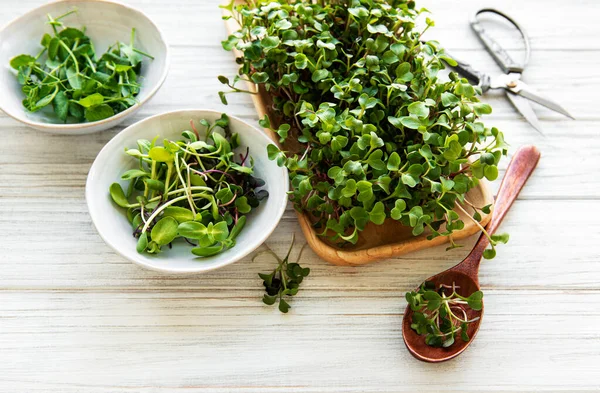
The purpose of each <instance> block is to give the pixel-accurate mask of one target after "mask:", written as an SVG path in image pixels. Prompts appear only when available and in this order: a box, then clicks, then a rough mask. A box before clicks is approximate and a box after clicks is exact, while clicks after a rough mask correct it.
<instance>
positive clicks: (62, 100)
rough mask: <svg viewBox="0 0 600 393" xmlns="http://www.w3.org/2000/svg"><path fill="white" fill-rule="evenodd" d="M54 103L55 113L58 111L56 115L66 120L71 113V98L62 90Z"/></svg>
mask: <svg viewBox="0 0 600 393" xmlns="http://www.w3.org/2000/svg"><path fill="white" fill-rule="evenodd" d="M52 105H53V106H54V113H56V116H58V118H59V119H61V120H62V121H66V120H67V116H68V115H69V99H68V98H67V95H66V94H65V92H64V91H62V90H61V91H59V92H58V93H56V97H54V101H53V102H52Z"/></svg>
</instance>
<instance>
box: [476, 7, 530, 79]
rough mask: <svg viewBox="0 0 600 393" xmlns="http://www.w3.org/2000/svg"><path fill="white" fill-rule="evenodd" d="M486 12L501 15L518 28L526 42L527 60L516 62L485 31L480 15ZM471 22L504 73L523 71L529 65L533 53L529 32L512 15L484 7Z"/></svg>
mask: <svg viewBox="0 0 600 393" xmlns="http://www.w3.org/2000/svg"><path fill="white" fill-rule="evenodd" d="M486 13H487V14H496V15H499V16H501V17H502V18H504V19H506V20H507V21H508V22H510V24H512V25H513V26H515V27H516V28H517V30H518V31H519V33H520V34H521V37H523V41H524V42H525V60H524V61H523V63H521V64H519V63H517V62H515V61H514V60H513V59H512V58H511V57H510V56H509V55H508V53H507V52H506V51H505V50H504V49H502V47H501V46H500V44H498V43H497V42H496V41H495V40H494V39H493V38H492V37H491V36H490V35H489V34H488V33H487V32H486V31H485V29H484V28H483V26H482V25H481V23H480V20H479V16H480V15H481V14H486ZM470 23H471V28H472V29H473V31H474V32H475V34H476V35H477V37H478V38H479V40H480V41H481V42H482V43H483V45H485V48H486V49H487V51H488V52H489V53H490V54H491V55H492V57H493V58H494V60H495V61H496V63H498V65H499V66H500V68H502V70H503V71H504V73H506V74H509V73H512V72H514V73H519V74H521V73H523V71H524V69H525V66H527V63H529V57H530V55H531V47H530V44H529V37H528V36H527V33H526V32H525V30H523V28H521V26H520V25H519V24H518V23H517V22H516V21H515V20H514V19H512V18H511V17H510V16H508V15H506V14H505V13H503V12H500V11H498V10H496V9H493V8H484V9H482V10H479V11H477V13H476V14H475V16H474V17H473V18H472V19H471V22H470Z"/></svg>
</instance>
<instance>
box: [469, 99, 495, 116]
mask: <svg viewBox="0 0 600 393" xmlns="http://www.w3.org/2000/svg"><path fill="white" fill-rule="evenodd" d="M473 109H474V110H475V114H476V115H477V116H482V115H489V114H490V113H492V107H491V106H489V105H488V104H484V103H481V102H477V103H475V104H473Z"/></svg>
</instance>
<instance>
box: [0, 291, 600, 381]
mask: <svg viewBox="0 0 600 393" xmlns="http://www.w3.org/2000/svg"><path fill="white" fill-rule="evenodd" d="M304 295H305V296H300V297H298V299H294V302H293V308H292V311H290V314H289V315H282V314H280V313H279V312H278V311H277V310H274V309H269V308H267V307H266V306H261V305H260V303H259V300H258V297H259V291H236V292H233V293H231V292H222V293H215V292H214V291H202V290H194V291H189V292H180V293H176V294H173V293H168V292H166V293H165V292H156V291H149V292H135V293H120V292H118V291H109V292H94V293H64V292H51V293H47V292H41V293H40V292H11V291H8V292H6V291H5V292H0V315H2V319H0V320H1V321H2V324H1V325H0V326H1V330H0V332H1V333H2V334H0V346H1V348H2V355H3V358H4V359H10V361H6V362H0V389H2V390H5V391H14V387H15V386H19V387H23V388H25V389H26V390H27V391H28V392H31V391H61V392H75V391H85V392H115V391H136V392H137V391H139V392H172V391H207V392H208V391H210V392H214V391H217V392H226V391H236V390H240V391H245V392H276V391H280V392H337V391H344V392H361V391H378V392H401V391H414V390H415V389H421V390H427V391H437V390H455V389H458V390H465V389H467V390H470V391H481V390H494V391H506V392H508V391H512V392H524V391H533V390H536V391H539V390H544V391H552V390H557V391H558V390H561V391H566V390H571V391H574V390H577V391H584V390H586V389H587V390H592V389H598V388H600V385H599V383H600V382H599V380H598V378H597V377H598V369H597V364H598V362H599V361H600V335H599V333H598V330H597V329H596V326H597V325H598V324H599V323H600V308H598V306H597V305H598V304H600V293H599V292H587V291H582V292H548V291H508V292H507V291H488V292H486V306H487V307H486V310H488V311H487V312H486V315H485V319H484V322H483V325H482V328H481V330H480V332H479V335H478V337H477V341H475V342H474V343H473V345H472V346H471V348H469V350H467V351H466V352H465V353H464V354H463V355H462V356H461V358H460V359H459V360H457V361H453V362H448V363H444V364H440V365H435V366H434V365H424V364H422V363H420V362H417V361H416V360H414V359H412V358H411V357H410V355H409V354H408V353H407V352H406V351H405V350H404V347H403V343H402V338H401V333H400V320H401V310H402V309H403V307H404V305H405V302H404V300H403V299H402V298H401V292H400V291H390V292H382V293H380V294H379V295H378V296H377V297H376V298H373V297H371V296H365V295H364V294H363V293H361V292H355V291H342V292H340V293H337V294H336V295H335V296H334V297H332V296H331V294H330V293H329V292H319V291H316V292H313V293H311V291H308V293H305V294H304ZM542 348H548V349H550V348H551V350H547V351H540V349H542ZM465 370H473V371H465ZM475 370H476V372H475ZM507 375H510V378H507V377H506V376H507ZM467 381H468V382H467Z"/></svg>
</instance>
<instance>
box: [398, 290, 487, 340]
mask: <svg viewBox="0 0 600 393" xmlns="http://www.w3.org/2000/svg"><path fill="white" fill-rule="evenodd" d="M458 289H459V287H457V286H456V285H455V283H452V285H439V286H438V287H437V288H436V285H435V284H434V283H432V282H428V281H426V282H424V283H423V284H422V285H421V287H420V288H419V290H418V291H417V292H408V293H407V294H406V301H407V302H408V304H409V306H410V308H411V310H412V311H413V314H412V323H411V325H410V327H411V328H412V329H413V330H414V331H415V332H417V334H419V335H423V336H425V343H426V344H427V345H430V346H433V347H444V348H447V347H449V346H451V345H452V344H454V342H455V339H456V337H460V338H461V340H463V341H465V342H466V341H469V339H470V338H469V335H468V328H469V324H470V323H472V322H475V321H477V320H479V317H478V316H477V317H471V318H469V316H468V314H469V309H471V310H474V311H480V310H481V308H482V307H483V292H481V291H476V292H473V293H472V294H471V295H470V296H468V297H464V296H461V295H459V294H458V292H457V290H458ZM448 293H449V294H448Z"/></svg>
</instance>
